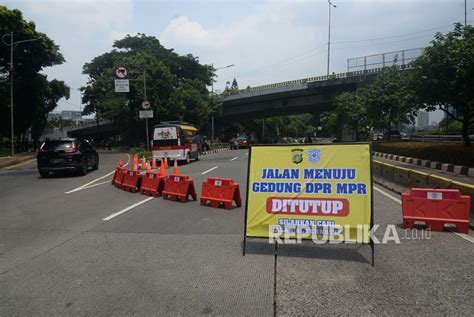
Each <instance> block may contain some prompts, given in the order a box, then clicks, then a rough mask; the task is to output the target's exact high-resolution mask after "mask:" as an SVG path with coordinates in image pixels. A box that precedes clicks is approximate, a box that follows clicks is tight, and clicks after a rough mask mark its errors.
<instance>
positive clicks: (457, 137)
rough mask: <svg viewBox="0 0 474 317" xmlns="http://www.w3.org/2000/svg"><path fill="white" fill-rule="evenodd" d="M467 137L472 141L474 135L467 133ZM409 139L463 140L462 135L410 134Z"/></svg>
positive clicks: (429, 140) (428, 140)
mask: <svg viewBox="0 0 474 317" xmlns="http://www.w3.org/2000/svg"><path fill="white" fill-rule="evenodd" d="M469 139H470V140H471V141H474V135H472V134H471V135H469ZM410 140H413V141H421V142H433V141H436V142H457V143H460V142H463V141H464V139H463V137H462V135H435V134H432V135H419V136H411V137H410Z"/></svg>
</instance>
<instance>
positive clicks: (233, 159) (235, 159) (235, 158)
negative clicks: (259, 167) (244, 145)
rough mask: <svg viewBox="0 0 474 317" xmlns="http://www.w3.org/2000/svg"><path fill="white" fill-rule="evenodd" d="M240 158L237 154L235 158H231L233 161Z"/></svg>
mask: <svg viewBox="0 0 474 317" xmlns="http://www.w3.org/2000/svg"><path fill="white" fill-rule="evenodd" d="M238 158H239V157H238V156H236V157H234V158H232V159H230V160H231V161H235V160H236V159H238Z"/></svg>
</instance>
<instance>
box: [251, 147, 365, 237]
mask: <svg viewBox="0 0 474 317" xmlns="http://www.w3.org/2000/svg"><path fill="white" fill-rule="evenodd" d="M249 156H250V163H249V174H248V187H247V188H248V189H247V190H248V193H247V212H246V213H247V215H246V217H245V219H246V224H245V235H246V237H259V238H262V237H283V236H285V237H286V236H288V237H290V238H295V237H296V238H298V236H300V237H301V238H303V239H312V238H313V237H316V236H318V238H321V236H326V237H327V238H328V239H329V240H333V239H341V238H342V239H343V240H344V241H356V242H358V243H370V237H369V233H368V230H365V231H360V232H358V226H360V227H361V229H363V228H364V226H365V227H366V229H367V228H368V227H370V226H371V222H372V186H371V184H372V177H371V169H370V164H371V163H370V160H371V156H370V145H369V144H347V145H295V146H292V145H290V146H288V145H285V146H283V145H282V146H258V145H256V146H252V147H251V151H250V153H249ZM268 157H271V158H272V160H271V161H268ZM295 228H296V229H295ZM300 229H301V232H300V231H298V230H300Z"/></svg>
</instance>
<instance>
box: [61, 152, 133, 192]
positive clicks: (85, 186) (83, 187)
mask: <svg viewBox="0 0 474 317" xmlns="http://www.w3.org/2000/svg"><path fill="white" fill-rule="evenodd" d="M127 157H128V161H127V163H125V165H124V167H125V166H127V165H128V163H130V155H129V154H128V153H127ZM113 173H115V170H113V171H112V172H110V173H107V174H105V175H104V176H101V177H99V178H96V179H94V180H93V181H90V182H89V183H87V184H84V185H82V186H79V187H77V188H74V189H71V190H70V191H68V192H65V194H71V193H74V192H77V191H80V190H83V189H85V188H87V187H88V186H89V185H91V184H93V183H95V182H97V181H99V180H101V179H103V178H106V177H108V176H110V175H112V174H113ZM104 184H105V183H104Z"/></svg>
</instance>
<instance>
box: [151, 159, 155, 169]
mask: <svg viewBox="0 0 474 317" xmlns="http://www.w3.org/2000/svg"><path fill="white" fill-rule="evenodd" d="M151 169H154V170H156V161H155V159H153V163H152V164H151Z"/></svg>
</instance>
